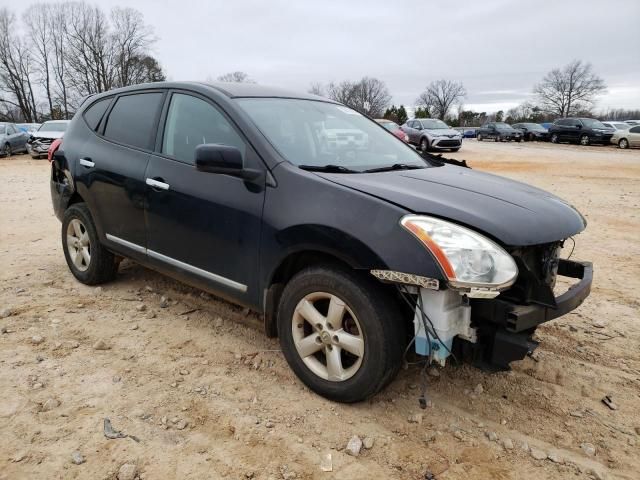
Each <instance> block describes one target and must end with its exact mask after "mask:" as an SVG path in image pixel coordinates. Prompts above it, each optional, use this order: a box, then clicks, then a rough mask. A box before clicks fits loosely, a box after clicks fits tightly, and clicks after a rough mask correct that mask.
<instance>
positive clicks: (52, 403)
mask: <svg viewBox="0 0 640 480" xmlns="http://www.w3.org/2000/svg"><path fill="white" fill-rule="evenodd" d="M59 406H60V400H58V399H57V398H49V399H48V400H47V401H46V402H44V403H43V404H42V408H41V411H42V412H49V411H51V410H53V409H54V408H57V407H59Z"/></svg>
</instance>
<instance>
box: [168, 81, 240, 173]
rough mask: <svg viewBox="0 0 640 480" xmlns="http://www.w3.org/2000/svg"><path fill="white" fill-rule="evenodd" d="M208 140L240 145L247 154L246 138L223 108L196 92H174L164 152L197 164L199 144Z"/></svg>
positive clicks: (238, 146)
mask: <svg viewBox="0 0 640 480" xmlns="http://www.w3.org/2000/svg"><path fill="white" fill-rule="evenodd" d="M205 143H217V144H221V145H227V146H231V147H236V148H238V149H239V150H240V152H241V153H242V155H243V156H244V152H245V143H244V141H243V140H242V138H241V137H240V135H239V134H238V133H237V132H236V131H235V129H234V128H233V126H232V125H231V123H230V122H229V121H228V120H227V119H226V117H225V116H224V115H223V114H222V112H221V111H220V110H218V109H217V108H216V107H214V106H213V105H212V104H210V103H209V102H206V101H204V100H202V99H200V98H197V97H194V96H192V95H185V94H182V93H174V94H173V95H172V96H171V104H170V105H169V111H168V112H167V119H166V122H165V127H164V136H163V139H162V153H164V154H165V155H169V156H171V157H174V158H175V159H176V160H179V161H181V162H185V163H191V164H193V163H194V162H195V159H194V152H195V150H196V147H197V146H198V145H202V144H205Z"/></svg>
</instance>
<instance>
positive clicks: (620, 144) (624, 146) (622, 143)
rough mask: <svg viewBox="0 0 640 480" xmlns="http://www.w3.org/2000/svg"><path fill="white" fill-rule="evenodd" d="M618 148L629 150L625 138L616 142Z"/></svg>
mask: <svg viewBox="0 0 640 480" xmlns="http://www.w3.org/2000/svg"><path fill="white" fill-rule="evenodd" d="M618 146H619V147H620V148H629V142H628V141H627V139H626V138H621V139H620V141H619V142H618Z"/></svg>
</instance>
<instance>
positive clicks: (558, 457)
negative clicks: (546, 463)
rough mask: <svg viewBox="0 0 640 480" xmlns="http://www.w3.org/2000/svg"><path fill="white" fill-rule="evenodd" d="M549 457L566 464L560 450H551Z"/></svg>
mask: <svg viewBox="0 0 640 480" xmlns="http://www.w3.org/2000/svg"><path fill="white" fill-rule="evenodd" d="M547 458H548V459H549V460H551V461H552V462H553V463H558V464H560V465H562V464H564V459H563V458H562V457H561V456H560V454H559V453H558V452H549V455H547Z"/></svg>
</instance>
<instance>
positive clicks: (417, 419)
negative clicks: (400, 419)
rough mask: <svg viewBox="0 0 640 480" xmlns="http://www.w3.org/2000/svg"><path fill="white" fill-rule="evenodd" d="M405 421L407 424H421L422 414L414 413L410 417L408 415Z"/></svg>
mask: <svg viewBox="0 0 640 480" xmlns="http://www.w3.org/2000/svg"><path fill="white" fill-rule="evenodd" d="M407 421H408V422H409V423H418V424H422V414H421V413H414V414H412V415H409V417H408V418H407Z"/></svg>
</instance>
